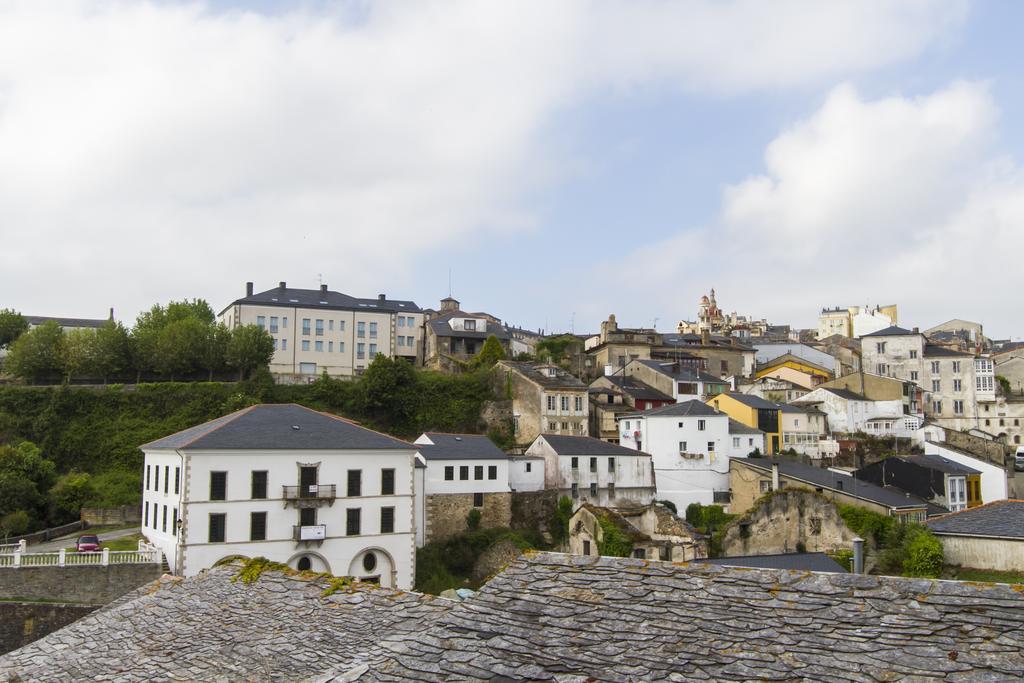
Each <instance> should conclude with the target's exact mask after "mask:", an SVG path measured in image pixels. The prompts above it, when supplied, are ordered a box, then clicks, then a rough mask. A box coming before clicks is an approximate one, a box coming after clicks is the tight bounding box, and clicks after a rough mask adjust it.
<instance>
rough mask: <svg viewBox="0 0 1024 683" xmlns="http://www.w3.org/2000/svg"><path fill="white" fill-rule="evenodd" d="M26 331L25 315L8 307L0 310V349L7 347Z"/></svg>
mask: <svg viewBox="0 0 1024 683" xmlns="http://www.w3.org/2000/svg"><path fill="white" fill-rule="evenodd" d="M27 331H28V320H25V316H23V315H22V314H21V313H18V312H17V311H14V310H11V309H10V308H4V309H2V310H0V349H2V348H7V347H8V346H10V345H11V342H13V341H14V340H15V339H17V338H18V337H20V336H21V335H22V334H24V333H25V332H27Z"/></svg>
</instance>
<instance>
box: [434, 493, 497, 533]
mask: <svg viewBox="0 0 1024 683" xmlns="http://www.w3.org/2000/svg"><path fill="white" fill-rule="evenodd" d="M483 496H484V506H483V507H482V508H477V509H478V510H480V512H481V513H482V517H481V518H480V528H481V529H490V528H494V527H507V526H510V525H511V523H512V501H511V497H512V494H511V493H485V494H483ZM426 502H427V506H426V507H427V510H426V513H427V522H426V529H425V530H424V537H425V539H426V541H427V542H428V543H429V542H430V541H437V540H440V539H442V538H447V537H449V536H454V535H456V534H462V533H465V532H466V530H467V528H468V527H467V526H466V517H467V516H468V515H469V511H470V510H472V509H474V508H473V494H472V493H444V494H434V495H432V496H427V501H426Z"/></svg>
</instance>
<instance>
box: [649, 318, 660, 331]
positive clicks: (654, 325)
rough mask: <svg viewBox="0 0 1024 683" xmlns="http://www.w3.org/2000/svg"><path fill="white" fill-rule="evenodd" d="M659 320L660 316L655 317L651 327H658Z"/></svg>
mask: <svg viewBox="0 0 1024 683" xmlns="http://www.w3.org/2000/svg"><path fill="white" fill-rule="evenodd" d="M658 320H659V318H657V317H655V318H654V324H653V325H651V327H653V328H654V329H658Z"/></svg>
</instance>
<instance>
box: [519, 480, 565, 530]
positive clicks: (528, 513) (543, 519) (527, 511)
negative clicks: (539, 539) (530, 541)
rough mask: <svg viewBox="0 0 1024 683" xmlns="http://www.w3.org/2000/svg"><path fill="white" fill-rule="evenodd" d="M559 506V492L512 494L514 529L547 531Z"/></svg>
mask: <svg viewBox="0 0 1024 683" xmlns="http://www.w3.org/2000/svg"><path fill="white" fill-rule="evenodd" d="M557 506H558V490H557V489H544V490H541V491H517V492H516V493H513V494H512V521H511V527H512V528H513V529H546V528H547V526H548V523H549V522H550V520H551V516H552V515H553V514H555V508H556V507H557Z"/></svg>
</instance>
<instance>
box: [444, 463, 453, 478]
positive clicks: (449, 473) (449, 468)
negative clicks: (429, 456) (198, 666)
mask: <svg viewBox="0 0 1024 683" xmlns="http://www.w3.org/2000/svg"><path fill="white" fill-rule="evenodd" d="M454 479H455V466H454V465H445V467H444V480H445V481H453V480H454Z"/></svg>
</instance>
